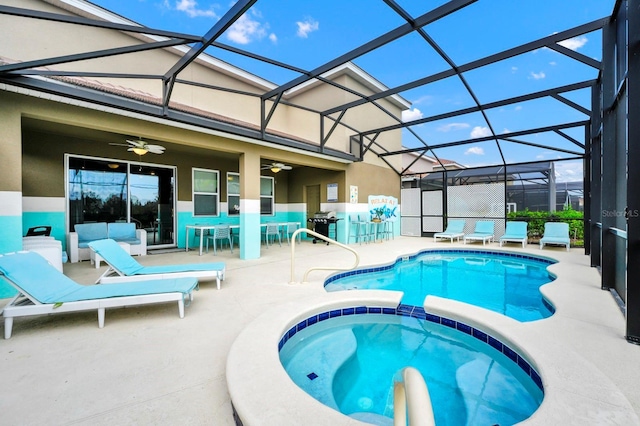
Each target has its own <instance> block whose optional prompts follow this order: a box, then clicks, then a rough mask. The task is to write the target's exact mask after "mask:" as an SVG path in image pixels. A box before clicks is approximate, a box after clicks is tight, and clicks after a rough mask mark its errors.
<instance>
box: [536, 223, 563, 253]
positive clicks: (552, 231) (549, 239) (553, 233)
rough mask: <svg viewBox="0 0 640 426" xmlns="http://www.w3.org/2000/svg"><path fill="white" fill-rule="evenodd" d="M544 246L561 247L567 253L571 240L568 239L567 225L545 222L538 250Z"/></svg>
mask: <svg viewBox="0 0 640 426" xmlns="http://www.w3.org/2000/svg"><path fill="white" fill-rule="evenodd" d="M545 244H557V245H563V246H565V247H566V248H567V251H569V247H570V246H571V240H570V239H569V224H568V223H562V222H546V223H545V224H544V234H543V235H542V238H541V239H540V249H541V250H542V247H544V245H545Z"/></svg>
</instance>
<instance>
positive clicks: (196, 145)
mask: <svg viewBox="0 0 640 426" xmlns="http://www.w3.org/2000/svg"><path fill="white" fill-rule="evenodd" d="M0 4H4V5H10V6H15V7H22V8H31V9H36V10H43V11H48V12H55V13H69V12H68V11H63V10H61V9H57V8H55V7H53V6H51V5H50V4H47V3H45V2H43V1H36V0H24V1H22V0H20V1H18V0H0ZM0 28H2V30H0V33H1V34H2V36H3V40H6V41H7V42H6V43H4V42H3V44H2V45H0V59H2V58H5V59H6V58H8V59H10V60H23V61H24V60H32V59H36V58H43V57H55V56H57V55H67V54H72V53H77V52H81V51H85V50H92V49H107V48H113V47H116V46H123V45H129V44H135V43H138V42H139V41H138V40H137V39H135V38H133V37H131V36H129V35H125V34H122V33H117V32H113V31H109V30H101V29H96V28H90V27H85V26H79V25H70V24H59V23H51V22H46V21H42V20H30V19H26V18H18V17H11V16H8V15H0ZM34 34H38V35H39V36H38V37H37V38H35V37H34ZM27 43H28V44H29V49H25V45H26V44H27ZM177 58H178V57H177V56H176V55H174V54H173V53H172V52H171V51H170V50H168V49H165V50H156V51H152V52H146V53H138V54H135V55H122V56H116V57H109V58H103V59H100V60H97V61H95V62H94V61H80V62H74V63H71V64H66V65H64V67H63V66H58V65H52V66H51V68H57V69H69V70H83V71H85V70H99V71H104V69H109V70H110V71H113V72H133V73H136V72H137V71H138V69H140V67H145V72H152V73H164V72H166V70H167V69H169V68H170V67H171V66H172V65H173V64H174V63H175V61H176V60H177ZM107 64H108V67H106V65H107ZM103 68H104V69H103ZM183 77H184V78H185V79H193V80H195V81H198V82H201V83H206V84H212V85H223V86H227V87H232V88H234V89H237V90H242V91H247V92H252V93H261V92H263V91H265V90H267V89H268V88H265V87H264V86H261V85H260V84H261V83H260V82H257V83H256V82H250V81H247V77H246V75H242V76H236V77H237V78H235V77H234V76H232V75H229V74H228V73H225V72H219V71H217V70H214V69H213V68H212V67H211V66H208V65H207V66H205V65H204V64H202V63H194V64H192V65H190V66H189V67H187V68H186V69H185V70H184V71H183V73H181V75H180V78H183ZM337 78H339V79H340V80H341V84H343V85H346V86H350V85H351V86H353V87H355V86H356V85H357V84H358V83H357V82H356V81H355V80H353V79H352V77H350V76H344V75H343V76H339V77H337ZM96 80H101V83H102V84H106V83H109V84H111V85H112V86H110V87H116V88H117V87H118V86H122V87H128V88H131V89H135V90H138V91H140V92H141V93H142V94H143V95H144V94H150V95H155V96H158V95H160V93H161V87H160V84H159V83H158V82H157V81H145V80H139V79H96ZM358 90H364V89H363V88H359V89H358ZM334 95H335V92H334V90H333V89H332V88H331V87H330V86H329V87H322V86H319V87H317V88H311V89H310V90H308V91H305V92H303V93H302V94H301V96H304V97H305V99H306V101H308V102H309V103H311V104H314V102H315V103H316V104H317V106H316V107H317V108H318V109H321V108H319V107H320V106H322V105H327V106H328V105H330V103H329V102H330V101H331V99H332V96H334ZM342 95H343V96H344V99H345V101H348V100H351V96H352V95H349V96H345V95H344V92H343V93H342ZM314 99H315V101H314ZM172 101H175V102H180V103H183V104H185V105H187V106H189V107H193V108H199V109H205V110H208V111H210V112H213V113H215V114H220V115H223V116H227V117H229V118H231V119H236V120H242V121H244V122H249V123H256V124H257V123H258V122H259V111H260V103H259V102H258V101H257V98H255V97H252V96H247V95H239V94H230V93H225V92H221V91H215V90H211V89H203V88H200V87H196V86H186V85H182V84H177V85H176V88H175V90H174V97H173V98H172ZM297 101H298V99H296V102H297ZM333 102H335V99H334V100H333ZM383 102H386V101H383ZM387 106H388V107H389V108H392V109H393V108H395V113H397V114H398V116H399V115H400V107H398V106H396V105H391V104H389V105H387ZM374 110H376V111H379V110H377V109H376V108H374ZM354 111H355V110H354ZM361 112H362V111H361ZM373 112H375V111H368V110H367V111H366V114H369V113H373ZM376 113H377V112H376ZM359 115H360V113H358V114H356V113H354V112H349V113H347V116H346V117H345V122H346V123H349V124H353V125H355V126H357V125H358V124H361V123H363V122H364V120H367V119H368V118H369V119H370V118H371V117H370V116H369V117H360V116H359ZM380 119H381V120H382V118H380ZM387 119H388V117H387ZM319 127H320V125H319V118H318V116H317V115H315V114H312V113H310V112H307V111H303V110H301V109H297V108H292V107H288V106H286V105H280V106H278V109H277V111H276V114H275V115H274V118H273V121H272V122H271V123H270V129H271V130H274V131H277V132H281V133H286V134H288V135H291V136H293V137H295V138H298V139H303V140H309V141H312V142H315V143H319V137H318V135H319ZM328 129H329V127H326V128H325V131H327V130H328ZM352 133H353V131H351V130H348V129H347V130H345V129H342V128H340V127H339V128H338V130H336V132H335V134H334V135H333V136H332V138H331V139H330V141H329V143H328V146H330V147H332V148H335V149H340V150H345V151H348V150H349V145H348V137H349V136H350V135H351V134H352ZM138 137H140V138H142V139H145V140H151V141H153V143H158V144H160V145H163V146H165V147H166V148H167V149H166V152H165V153H164V154H162V155H154V154H147V155H145V156H144V157H142V158H138V157H137V156H136V155H134V154H133V153H131V152H128V151H127V149H126V147H122V146H113V145H110V144H111V143H120V144H122V143H123V142H124V141H125V140H126V139H137V138H138ZM400 137H401V134H400V132H397V133H395V134H394V133H390V135H389V136H387V135H385V137H384V143H385V144H389V148H388V149H390V150H394V149H399V148H400V146H401V143H400ZM66 155H78V156H87V157H95V158H100V159H113V160H122V161H130V162H137V161H140V160H141V161H142V163H149V164H158V165H167V166H172V167H175V169H176V182H175V185H176V200H175V221H176V236H175V241H176V243H177V245H178V246H182V247H184V242H185V239H186V235H185V228H184V227H185V225H188V224H194V223H196V219H195V218H194V216H193V202H192V182H191V178H192V168H193V167H199V168H206V169H212V170H219V172H220V177H221V181H222V182H224V181H223V179H224V178H225V177H226V173H227V172H239V173H240V174H241V176H243V177H244V178H241V214H240V215H239V216H234V217H227V216H226V212H227V209H226V206H225V205H221V208H220V211H221V214H220V216H219V217H216V218H210V219H207V220H200V219H198V220H197V222H198V223H209V222H210V223H218V222H222V221H224V222H230V223H240V224H241V225H243V224H244V225H243V226H248V227H249V228H250V229H249V228H247V232H246V233H245V235H244V237H242V236H241V246H244V248H243V249H242V251H241V256H242V257H243V258H252V257H257V256H259V255H260V232H259V223H260V220H261V219H264V218H261V216H260V196H259V191H258V192H256V191H257V188H258V187H259V176H260V175H261V174H262V175H269V176H274V177H275V203H276V205H275V213H274V215H273V216H271V217H270V218H269V220H275V221H279V222H284V221H299V222H302V223H303V226H304V223H306V218H307V209H306V199H305V187H306V186H307V185H312V184H313V185H317V184H319V185H320V187H321V201H322V206H323V208H328V209H331V210H335V211H336V212H337V213H338V215H339V217H341V218H346V217H347V212H348V211H350V210H362V211H363V212H366V210H367V207H366V200H367V197H368V195H376V194H381V193H384V194H385V195H391V196H395V197H399V190H400V178H399V176H398V174H397V173H396V172H395V171H393V170H391V169H390V168H389V167H388V166H387V165H386V164H385V163H384V162H382V161H381V160H380V159H378V158H377V156H375V155H368V156H366V157H365V159H364V162H362V163H354V164H347V163H345V162H344V161H342V160H340V161H336V160H332V159H330V158H329V157H322V156H317V155H309V154H306V153H304V152H302V151H295V152H294V151H292V150H291V149H287V148H282V149H281V148H280V147H279V146H276V145H272V144H268V143H263V142H260V141H252V140H249V139H247V138H243V137H236V136H232V135H225V134H223V133H222V132H219V131H213V130H208V129H202V128H197V127H195V126H192V125H184V124H180V123H175V122H170V121H168V120H164V119H162V118H158V117H146V116H143V115H141V114H137V113H131V112H127V111H122V110H117V109H115V108H112V107H105V106H101V105H97V104H92V103H89V102H87V101H77V100H71V99H67V98H63V97H60V96H57V95H50V94H46V93H43V92H36V91H29V90H22V89H18V88H16V87H14V86H10V85H5V84H0V169H1V170H2V172H3V179H2V180H0V230H1V231H0V253H1V252H8V251H15V250H19V249H21V248H22V241H21V238H22V235H24V234H25V233H26V231H27V229H28V228H29V227H33V226H38V225H43V224H48V225H51V226H53V233H52V235H53V236H54V237H55V238H56V239H58V240H60V241H62V242H63V244H64V245H66V240H67V239H66V236H67V233H68V232H69V229H67V227H68V225H67V224H68V218H67V214H66V208H67V207H66V198H65V194H66V179H65V156H66ZM274 160H275V161H280V162H285V163H287V164H294V165H295V168H294V169H293V170H291V171H286V172H284V171H283V172H280V173H278V174H276V175H273V174H272V173H271V172H270V171H268V170H264V171H261V170H260V166H261V164H264V163H266V162H267V161H269V162H270V161H274ZM243 179H244V182H243ZM256 182H257V184H256ZM334 183H335V184H338V200H337V201H331V202H328V201H327V185H328V184H334ZM349 185H355V186H358V187H359V188H360V192H359V194H360V200H362V201H364V203H359V204H357V205H355V206H354V205H350V204H349ZM220 189H221V190H220V200H221V201H222V202H225V201H226V195H227V194H226V185H224V183H222V184H221V188H220ZM345 222H346V220H345V221H343V224H344V223H345ZM342 226H344V225H342ZM397 231H398V233H399V230H397ZM346 235H347V230H346V226H345V227H344V228H341V231H340V232H339V234H338V240H339V241H342V242H345V241H346ZM242 238H244V239H242ZM2 290H3V289H2V288H0V294H1V293H2Z"/></svg>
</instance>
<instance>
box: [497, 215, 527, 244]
mask: <svg viewBox="0 0 640 426" xmlns="http://www.w3.org/2000/svg"><path fill="white" fill-rule="evenodd" d="M528 225H529V224H528V223H527V222H518V221H513V222H507V229H505V231H504V235H503V236H502V237H500V240H499V241H500V247H502V243H522V248H524V247H526V246H527V226H528Z"/></svg>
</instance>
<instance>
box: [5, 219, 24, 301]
mask: <svg viewBox="0 0 640 426" xmlns="http://www.w3.org/2000/svg"><path fill="white" fill-rule="evenodd" d="M21 229H22V216H0V253H10V252H13V251H19V250H22V234H21V233H20V230H21ZM17 293H18V292H17V291H16V290H15V289H14V288H13V287H12V286H11V285H10V284H7V282H6V281H5V280H4V279H1V278H0V299H6V298H8V297H13V296H15V295H16V294H17Z"/></svg>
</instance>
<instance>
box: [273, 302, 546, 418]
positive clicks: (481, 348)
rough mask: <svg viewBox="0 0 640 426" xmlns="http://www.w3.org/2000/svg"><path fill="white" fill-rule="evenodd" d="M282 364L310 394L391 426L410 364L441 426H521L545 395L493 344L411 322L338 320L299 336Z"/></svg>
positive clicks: (349, 412)
mask: <svg viewBox="0 0 640 426" xmlns="http://www.w3.org/2000/svg"><path fill="white" fill-rule="evenodd" d="M280 359H281V362H282V364H283V366H284V367H285V370H286V371H287V373H288V374H289V376H290V377H291V378H292V379H293V381H294V382H295V383H296V384H297V385H298V386H299V387H300V388H302V389H303V390H305V391H306V392H307V393H309V394H310V395H311V396H313V397H314V398H316V399H318V400H319V401H320V402H322V403H323V404H325V405H327V406H329V407H332V408H334V409H336V410H338V411H340V412H342V413H344V414H346V415H349V416H351V417H354V418H356V419H359V420H362V421H366V422H368V423H372V424H377V425H391V424H392V418H393V382H394V378H395V377H396V374H398V372H399V371H400V370H401V369H403V368H404V367H406V366H412V367H415V368H416V369H418V370H419V371H420V372H421V373H422V375H423V377H424V379H425V382H426V383H427V386H428V388H429V393H430V396H431V400H432V405H433V410H434V417H435V421H436V424H438V425H496V424H499V425H501V426H504V425H510V424H515V423H518V422H520V421H523V420H525V419H527V418H528V417H530V416H531V415H532V414H533V412H534V411H535V410H536V409H537V408H538V407H539V406H540V404H541V403H542V399H543V396H544V395H543V391H542V389H541V385H540V386H539V385H537V384H536V383H535V382H534V381H533V380H532V378H531V377H530V376H529V375H528V374H526V373H525V372H524V371H523V370H522V368H521V367H519V366H518V364H517V363H516V362H514V361H513V360H511V359H509V358H508V357H507V356H505V355H504V354H503V353H502V352H500V351H498V350H496V349H495V348H494V347H492V346H490V345H489V344H487V343H484V342H481V341H480V340H478V339H477V338H474V337H472V336H470V335H469V334H465V333H463V332H461V331H458V330H456V329H452V328H450V327H446V326H444V325H441V324H436V323H434V322H431V321H425V320H422V319H417V318H412V317H406V316H393V315H375V314H374V315H371V314H368V315H351V316H348V317H344V316H343V317H339V318H331V319H329V320H326V321H323V322H321V323H317V324H314V325H313V326H310V327H307V328H306V329H304V330H302V331H301V332H298V333H297V334H295V335H294V336H293V337H292V338H291V339H289V340H288V341H287V342H286V343H285V344H284V345H283V347H282V349H281V351H280Z"/></svg>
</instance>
